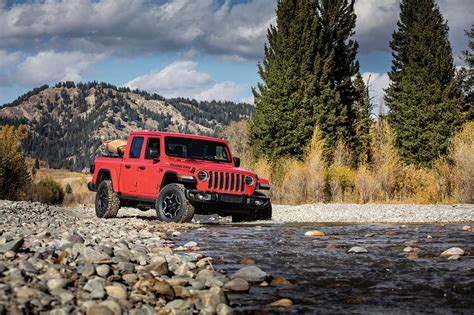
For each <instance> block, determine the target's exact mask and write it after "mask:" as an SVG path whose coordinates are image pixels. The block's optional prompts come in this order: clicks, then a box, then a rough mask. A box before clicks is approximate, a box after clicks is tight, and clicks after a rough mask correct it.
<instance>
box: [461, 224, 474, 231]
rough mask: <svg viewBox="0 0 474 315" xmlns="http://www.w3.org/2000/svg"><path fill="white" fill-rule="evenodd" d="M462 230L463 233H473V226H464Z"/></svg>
mask: <svg viewBox="0 0 474 315" xmlns="http://www.w3.org/2000/svg"><path fill="white" fill-rule="evenodd" d="M462 229H463V231H468V232H474V226H469V225H465V226H463V227H462Z"/></svg>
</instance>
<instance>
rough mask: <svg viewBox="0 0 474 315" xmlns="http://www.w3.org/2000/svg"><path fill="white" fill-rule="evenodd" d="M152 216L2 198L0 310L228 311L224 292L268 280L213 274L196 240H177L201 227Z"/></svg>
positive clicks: (245, 273) (241, 274)
mask: <svg viewBox="0 0 474 315" xmlns="http://www.w3.org/2000/svg"><path fill="white" fill-rule="evenodd" d="M148 214H149V215H151V217H148V216H147V215H148ZM152 215H153V213H151V212H148V213H145V216H144V215H143V213H141V212H139V211H135V210H133V209H122V210H121V217H120V218H116V219H109V220H103V219H98V218H96V217H95V216H94V212H93V210H92V209H90V208H78V209H65V208H60V207H54V206H46V205H42V204H39V203H27V202H10V201H0V217H1V218H2V220H1V224H0V314H4V313H8V314H21V313H39V312H46V311H48V312H50V314H69V313H83V314H91V315H93V314H122V313H128V314H154V313H160V314H192V313H193V312H194V313H195V312H200V313H202V314H215V313H217V314H232V313H233V310H232V308H230V307H229V306H228V299H227V292H228V291H239V290H248V287H249V283H248V282H247V280H248V281H253V280H255V279H250V278H249V277H255V276H258V277H260V278H262V279H260V278H259V279H258V280H259V281H263V280H265V278H266V277H267V275H266V274H265V273H264V272H262V271H259V270H245V269H244V270H241V271H239V273H236V274H234V275H232V276H231V277H230V276H227V275H225V274H222V273H221V272H218V271H215V270H214V268H213V265H212V261H213V259H212V257H205V256H203V255H202V254H201V253H200V252H199V248H198V244H196V243H195V242H192V241H191V242H187V243H186V244H181V245H180V246H177V244H176V242H179V238H180V236H179V235H180V234H181V233H186V232H185V230H187V229H189V228H191V227H192V228H193V229H199V228H201V229H202V227H200V226H198V225H190V224H188V225H186V224H182V225H173V224H162V223H159V222H157V221H155V220H154V218H153V216H152ZM150 219H152V220H150ZM257 269H258V268H257ZM230 278H233V279H232V280H230Z"/></svg>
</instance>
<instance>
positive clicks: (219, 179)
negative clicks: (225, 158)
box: [209, 171, 245, 192]
mask: <svg viewBox="0 0 474 315" xmlns="http://www.w3.org/2000/svg"><path fill="white" fill-rule="evenodd" d="M209 189H212V190H222V191H230V192H244V190H245V175H244V174H235V173H227V172H214V171H210V172H209Z"/></svg>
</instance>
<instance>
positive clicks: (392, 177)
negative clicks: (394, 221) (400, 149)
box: [371, 119, 403, 201]
mask: <svg viewBox="0 0 474 315" xmlns="http://www.w3.org/2000/svg"><path fill="white" fill-rule="evenodd" d="M371 139H372V140H371V141H372V144H371V156H372V171H373V176H374V178H375V179H376V180H377V181H378V183H379V185H380V189H381V193H382V196H381V197H382V201H389V200H390V199H392V198H393V192H394V187H395V184H396V180H397V177H398V176H399V174H400V172H401V169H402V167H403V165H402V162H401V161H400V158H399V156H398V153H397V151H396V149H395V144H394V142H395V138H394V135H393V132H392V130H391V128H390V126H389V125H388V122H387V121H386V120H385V119H379V120H378V121H377V122H376V123H375V124H374V125H373V127H372V129H371Z"/></svg>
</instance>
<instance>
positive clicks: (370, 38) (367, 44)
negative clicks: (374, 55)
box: [355, 0, 474, 61]
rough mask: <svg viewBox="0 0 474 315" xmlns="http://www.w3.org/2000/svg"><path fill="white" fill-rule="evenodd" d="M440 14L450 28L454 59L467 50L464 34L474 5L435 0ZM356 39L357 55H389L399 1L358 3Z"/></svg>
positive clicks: (460, 0) (462, 0)
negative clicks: (376, 52)
mask: <svg viewBox="0 0 474 315" xmlns="http://www.w3.org/2000/svg"><path fill="white" fill-rule="evenodd" d="M437 2H438V5H439V8H440V10H441V14H443V17H444V18H445V20H447V21H448V25H449V37H450V38H449V39H450V42H451V45H452V47H453V51H454V53H453V54H454V58H455V59H456V61H458V59H457V58H456V57H457V55H459V52H460V51H461V50H463V49H466V47H467V37H466V36H465V35H464V30H467V29H470V27H471V24H472V18H471V17H472V16H474V5H473V2H472V0H438V1H437ZM355 12H356V14H357V22H356V35H355V38H356V39H357V41H358V42H359V47H360V48H359V51H360V52H361V53H368V52H371V51H374V50H382V51H389V50H390V47H389V42H390V40H391V38H392V33H393V32H394V31H395V29H396V28H397V21H398V19H399V14H400V0H357V1H356V2H355Z"/></svg>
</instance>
